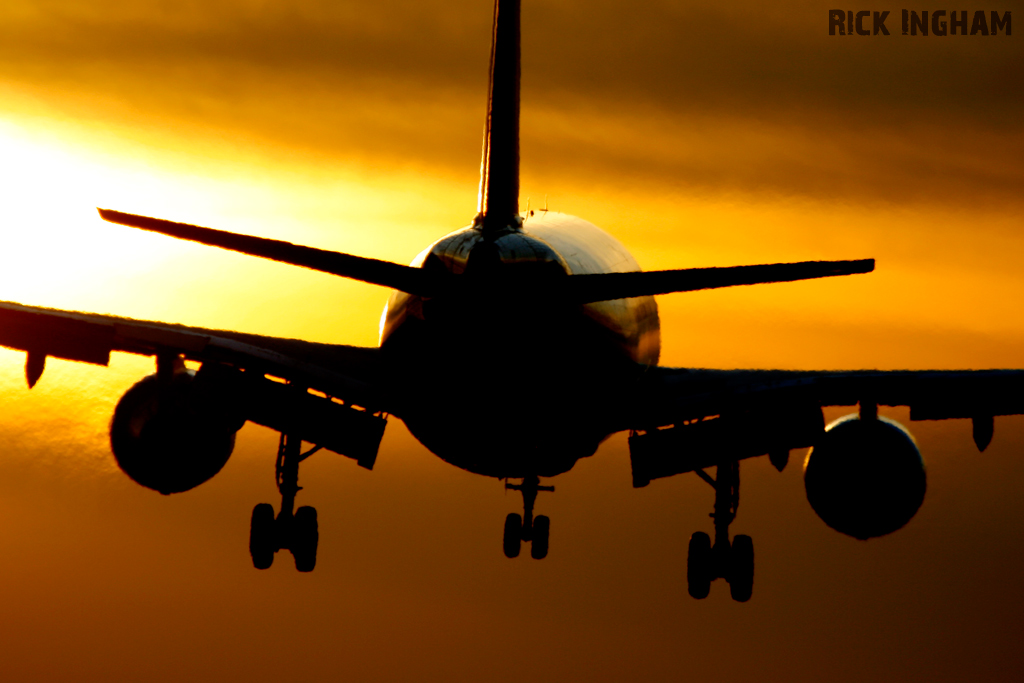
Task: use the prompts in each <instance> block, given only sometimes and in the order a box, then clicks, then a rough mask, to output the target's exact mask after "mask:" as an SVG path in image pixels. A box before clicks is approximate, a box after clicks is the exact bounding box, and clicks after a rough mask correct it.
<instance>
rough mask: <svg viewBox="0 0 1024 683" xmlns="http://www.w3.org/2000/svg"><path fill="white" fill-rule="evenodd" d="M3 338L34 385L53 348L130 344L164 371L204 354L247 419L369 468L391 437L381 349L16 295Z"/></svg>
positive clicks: (93, 357) (92, 352) (85, 356)
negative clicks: (72, 307) (59, 306)
mask: <svg viewBox="0 0 1024 683" xmlns="http://www.w3.org/2000/svg"><path fill="white" fill-rule="evenodd" d="M0 346H5V347H7V348H11V349H18V350H22V351H27V352H28V355H27V360H26V366H25V371H26V378H27V380H28V383H29V386H30V387H31V386H33V385H34V384H35V383H36V381H37V380H38V379H39V377H40V375H41V374H42V372H43V369H44V367H45V361H46V358H47V357H48V356H52V357H54V358H62V359H66V360H73V361H80V362H85V363H93V364H96V365H107V364H108V363H109V360H110V354H111V352H113V351H121V352H125V353H134V354H140V355H147V356H155V357H156V358H157V367H158V369H159V368H160V367H161V365H163V366H164V367H167V368H168V369H169V370H171V371H172V372H173V370H174V369H175V368H180V367H181V366H182V363H181V361H182V360H183V359H185V360H193V361H199V362H201V363H203V369H202V370H200V371H199V375H197V377H199V376H200V375H202V376H204V379H207V378H212V379H210V380H209V381H208V382H207V384H206V386H214V385H215V386H216V390H217V391H218V392H221V393H219V394H218V396H219V397H220V398H222V399H223V400H224V401H228V402H231V403H236V404H238V405H239V406H240V408H239V409H240V410H241V411H242V415H241V416H242V417H244V418H246V419H249V420H251V421H253V422H256V423H258V424H262V425H264V426H268V427H271V428H274V429H278V430H279V431H283V430H287V431H288V432H290V433H293V434H297V435H299V436H301V437H302V438H303V439H304V440H307V441H310V442H313V443H317V444H318V445H322V446H324V447H325V448H328V449H329V450H333V451H336V452H338V453H342V454H343V455H349V456H350V457H354V458H356V459H357V460H359V461H360V464H361V465H363V466H365V467H372V464H373V457H375V456H376V447H375V446H376V443H379V442H380V436H382V435H383V429H384V418H383V417H381V416H380V415H379V413H380V412H381V411H383V410H385V409H386V408H385V406H384V405H382V403H383V397H382V396H381V395H380V392H379V383H377V382H376V379H375V378H376V376H377V368H378V350H377V349H376V348H361V347H355V346H342V345H333V344H319V343H314V342H307V341H301V340H297V339H281V338H276V337H264V336H260V335H255V334H245V333H241V332H231V331H226V330H209V329H204V328H199V327H187V326H184V325H173V324H168V323H161V322H149V321H143V320H133V319H131V318H119V317H115V316H109V315H97V314H93V313H79V312H74V311H62V310H55V309H50V308H38V307H33V306H23V305H21V304H16V303H11V302H0ZM272 378H276V379H283V380H287V381H288V383H289V385H292V386H289V385H285V384H283V383H281V382H279V381H274V379H272ZM295 387H301V388H302V390H301V391H295ZM309 389H311V390H314V391H315V392H319V393H320V394H323V396H321V395H318V394H317V393H310V392H308V391H307V390H309ZM224 392H228V393H224ZM344 432H348V433H355V432H358V433H362V434H365V435H366V439H365V441H366V443H359V444H355V443H352V442H350V441H339V439H340V438H342V437H340V436H339V434H342V433H344ZM374 440H375V441H376V443H372V442H373V441H374ZM371 451H372V457H371Z"/></svg>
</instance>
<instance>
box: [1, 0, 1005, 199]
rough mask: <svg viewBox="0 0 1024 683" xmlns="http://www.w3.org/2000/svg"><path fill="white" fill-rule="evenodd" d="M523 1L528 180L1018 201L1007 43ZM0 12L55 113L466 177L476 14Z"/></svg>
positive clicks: (788, 15) (257, 6)
mask: <svg viewBox="0 0 1024 683" xmlns="http://www.w3.org/2000/svg"><path fill="white" fill-rule="evenodd" d="M1016 4H1018V3H1014V2H1011V3H1009V4H1007V5H1006V6H1005V9H1006V10H1012V9H1013V8H1014V7H1015V6H1016ZM524 5H525V6H524V9H523V23H524V66H523V73H524V80H523V101H524V105H523V114H524V120H523V131H524V171H525V172H526V173H528V174H530V173H533V174H535V175H537V176H538V177H540V178H553V177H556V176H557V175H559V174H565V173H572V174H576V175H577V176H578V177H580V178H582V179H588V182H589V178H591V177H594V178H597V177H600V178H604V179H605V181H606V182H609V183H613V184H614V183H619V184H627V185H628V184H629V183H641V184H644V185H650V184H651V183H655V184H660V185H663V186H665V187H666V188H670V189H671V190H672V191H678V192H685V193H698V194H700V193H712V194H715V193H751V194H765V193H767V194H782V195H798V196H807V197H814V198H819V199H824V200H826V201H832V200H835V199H837V198H839V199H842V200H843V201H852V202H868V203H871V202H896V203H903V202H925V203H939V204H956V205H960V206H977V207H979V208H980V207H989V208H991V207H992V206H1010V205H1015V204H1016V202H1017V201H1018V200H1017V198H1018V197H1020V196H1021V195H1022V190H1024V166H1022V162H1021V161H1020V160H1021V159H1022V158H1024V155H1022V152H1024V132H1022V130H1021V125H1020V123H1019V112H1020V111H1021V110H1022V109H1024V102H1022V99H1024V59H1022V50H1021V48H1020V47H1019V41H1017V40H1016V36H1011V37H1005V36H997V37H988V38H984V39H982V38H981V37H980V36H976V37H971V36H965V37H960V36H958V37H946V38H937V37H934V36H931V37H929V38H928V39H924V38H922V37H915V38H911V37H904V36H901V35H899V10H898V9H893V10H892V13H891V14H890V16H889V18H888V20H887V26H888V27H889V30H890V33H891V34H892V35H890V36H888V37H886V36H869V37H861V36H853V37H849V36H847V37H839V36H828V33H827V10H828V9H829V7H828V6H826V5H824V4H820V3H817V2H811V1H803V2H796V3H788V4H787V5H786V6H785V7H777V6H773V7H770V8H769V7H766V6H764V5H762V4H760V3H752V2H727V3H718V4H716V5H713V6H712V5H708V4H700V3H692V2H652V3H645V4H642V5H639V6H637V5H627V4H626V3H625V2H622V1H621V0H614V1H612V0H600V1H596V2H586V3H583V2H577V1H576V0H548V1H546V2H541V1H539V0H538V1H536V2H530V1H528V2H526V3H524ZM0 13H2V16H0V75H2V76H3V78H4V80H5V81H6V82H7V83H8V84H9V87H13V88H18V89H20V90H21V91H24V92H29V93H31V94H32V95H33V96H34V97H36V98H38V99H39V100H41V101H42V102H44V103H46V104H47V105H48V106H50V107H56V108H58V109H59V110H60V111H62V112H64V115H65V116H71V117H81V118H82V119H86V120H91V121H93V123H94V124H95V125H98V126H112V127H121V128H126V129H132V128H149V129H150V133H151V135H155V134H156V133H157V132H159V133H160V134H162V135H163V136H164V137H165V139H168V140H169V139H171V138H174V137H175V136H177V137H179V138H181V140H180V142H181V144H184V145H191V146H195V147H197V148H201V147H203V145H204V139H205V138H209V137H211V136H212V137H218V138H222V139H224V138H226V139H235V140H237V141H238V144H239V145H258V146H265V147H267V148H268V149H271V148H275V147H280V148H281V149H285V150H293V151H295V150H298V151H299V153H301V154H305V155H314V156H321V157H329V158H333V159H348V160H349V161H351V162H353V163H355V162H358V163H367V164H374V165H377V166H381V165H389V164H397V165H411V166H420V167H437V168H442V169H447V170H449V171H450V172H452V173H455V174H457V175H458V176H459V177H460V178H462V177H463V176H465V177H469V176H471V175H474V174H475V172H476V164H477V159H478V155H479V133H480V129H481V126H482V119H483V102H484V88H485V86H486V60H487V51H488V47H489V46H488V42H489V32H490V20H491V7H490V3H489V2H486V1H483V0H481V1H474V2H469V1H466V0H461V1H454V2H439V1H437V2H434V1H428V2H423V1H421V2H411V1H405V0H390V1H388V2H375V3H369V2H353V1H350V2H326V1H324V2H319V1H316V2H313V1H311V2H299V3H288V4H281V3H270V2H245V1H238V2H218V3H214V4H210V3H188V2H184V3H161V4H158V5H149V4H139V3H131V2H123V1H121V0H106V1H105V2H94V3H89V4H82V3H73V2H37V3H31V4H25V5H10V6H6V7H5V8H4V9H3V10H0ZM534 159H537V160H539V159H543V161H539V162H534V161H533V160H534Z"/></svg>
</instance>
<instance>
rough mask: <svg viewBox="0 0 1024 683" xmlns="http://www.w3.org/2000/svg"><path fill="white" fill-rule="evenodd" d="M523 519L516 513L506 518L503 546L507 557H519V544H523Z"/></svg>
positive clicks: (511, 513)
mask: <svg viewBox="0 0 1024 683" xmlns="http://www.w3.org/2000/svg"><path fill="white" fill-rule="evenodd" d="M522 534H523V518H522V516H521V515H518V514H516V513H515V512H510V513H509V515H508V517H506V518H505V537H504V539H503V541H504V542H503V546H504V548H505V557H519V544H520V543H521V542H522Z"/></svg>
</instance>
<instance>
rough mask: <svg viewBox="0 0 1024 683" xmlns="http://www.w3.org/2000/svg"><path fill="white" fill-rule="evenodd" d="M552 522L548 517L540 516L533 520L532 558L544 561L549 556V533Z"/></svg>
mask: <svg viewBox="0 0 1024 683" xmlns="http://www.w3.org/2000/svg"><path fill="white" fill-rule="evenodd" d="M550 529H551V520H550V519H548V518H547V515H538V516H537V517H535V518H534V520H533V542H532V543H531V544H530V557H532V558H533V559H535V560H543V559H544V558H545V557H547V555H548V532H549V531H550Z"/></svg>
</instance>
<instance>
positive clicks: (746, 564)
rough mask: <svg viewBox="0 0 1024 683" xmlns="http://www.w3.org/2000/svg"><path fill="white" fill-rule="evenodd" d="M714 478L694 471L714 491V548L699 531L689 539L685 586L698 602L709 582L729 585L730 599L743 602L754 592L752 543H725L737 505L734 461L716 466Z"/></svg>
mask: <svg viewBox="0 0 1024 683" xmlns="http://www.w3.org/2000/svg"><path fill="white" fill-rule="evenodd" d="M716 469H717V473H716V477H715V478H714V479H712V478H711V476H710V475H708V474H707V473H706V472H704V470H695V471H696V473H697V474H698V475H699V476H700V478H701V479H703V480H704V481H706V482H708V483H709V484H711V486H713V487H714V489H715V511H714V512H713V513H711V518H712V519H714V520H715V544H714V545H712V544H711V538H710V537H709V536H708V535H707V534H706V533H704V532H703V531H698V532H697V533H695V534H693V535H692V536H690V548H689V554H688V557H687V561H686V584H687V588H688V589H689V592H690V595H691V596H692V597H694V598H697V599H698V600H700V599H703V598H706V597H707V596H708V593H709V592H711V582H712V581H714V580H715V579H725V580H726V581H728V582H729V592H730V593H731V594H732V599H733V600H736V601H738V602H746V601H747V600H749V599H750V595H751V593H752V591H753V589H754V542H753V541H752V540H751V539H750V536H744V535H742V534H741V535H738V536H736V537H735V538H734V539H733V541H732V543H731V544H730V543H729V524H731V523H732V521H733V520H734V519H735V518H736V508H737V507H738V506H739V502H740V464H739V462H737V461H732V462H723V463H722V464H720V465H718V467H717V468H716Z"/></svg>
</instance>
